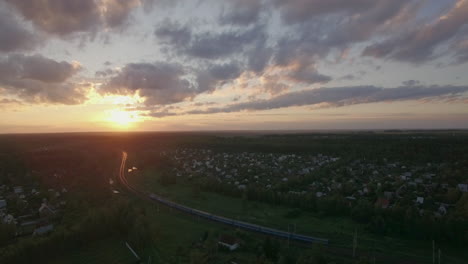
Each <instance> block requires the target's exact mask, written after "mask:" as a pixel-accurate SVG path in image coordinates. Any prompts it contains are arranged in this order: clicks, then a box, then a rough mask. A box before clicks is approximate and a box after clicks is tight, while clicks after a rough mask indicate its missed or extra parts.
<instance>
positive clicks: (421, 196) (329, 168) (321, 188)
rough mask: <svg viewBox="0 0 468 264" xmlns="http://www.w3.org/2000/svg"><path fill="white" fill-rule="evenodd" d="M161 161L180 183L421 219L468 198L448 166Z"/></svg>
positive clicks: (228, 157) (307, 159) (237, 157)
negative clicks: (330, 199) (400, 210)
mask: <svg viewBox="0 0 468 264" xmlns="http://www.w3.org/2000/svg"><path fill="white" fill-rule="evenodd" d="M161 155H163V156H168V157H170V158H171V159H172V160H174V161H175V164H176V166H175V168H174V175H176V176H177V177H184V178H188V179H195V178H203V177H214V178H215V179H217V181H218V182H219V183H221V184H226V185H229V186H232V188H234V189H238V190H239V191H242V190H246V189H248V188H250V187H255V188H264V189H269V190H272V191H275V192H281V193H283V194H287V195H299V196H300V195H313V196H315V197H316V198H317V199H321V198H324V197H327V196H331V195H341V196H342V197H343V198H345V199H347V200H348V201H349V203H355V202H357V201H359V200H360V199H366V200H369V201H371V202H372V203H373V204H374V205H375V207H378V208H382V209H387V208H392V207H393V206H394V205H395V204H404V205H414V206H416V207H417V208H418V209H419V213H420V215H423V214H426V213H432V214H434V215H435V216H437V217H441V216H444V215H445V214H447V212H448V210H450V208H451V207H453V206H454V201H450V199H446V197H447V196H448V194H450V193H464V192H468V184H467V182H456V181H454V180H453V179H447V178H446V177H442V176H441V172H442V171H443V170H444V166H448V165H447V164H436V163H427V164H424V165H418V166H416V165H409V164H405V163H404V162H402V161H397V162H395V161H388V160H387V159H385V158H384V159H382V160H381V161H379V162H375V161H374V162H370V161H366V160H360V159H355V160H346V161H345V160H343V159H340V157H332V156H327V155H324V154H316V155H298V154H280V153H260V152H259V153H255V152H232V153H228V152H216V151H213V150H210V149H176V150H173V151H170V152H168V151H164V152H162V153H161ZM298 186H299V187H298Z"/></svg>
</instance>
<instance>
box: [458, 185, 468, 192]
mask: <svg viewBox="0 0 468 264" xmlns="http://www.w3.org/2000/svg"><path fill="white" fill-rule="evenodd" d="M457 187H458V190H460V191H461V192H468V184H463V183H460V184H458V185H457Z"/></svg>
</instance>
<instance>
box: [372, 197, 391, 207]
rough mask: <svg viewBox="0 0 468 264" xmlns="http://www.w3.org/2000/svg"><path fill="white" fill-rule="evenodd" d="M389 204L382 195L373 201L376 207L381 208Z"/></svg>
mask: <svg viewBox="0 0 468 264" xmlns="http://www.w3.org/2000/svg"><path fill="white" fill-rule="evenodd" d="M389 205H390V201H389V200H388V199H387V198H383V197H381V198H379V199H377V201H376V202H375V206H376V207H379V208H383V209H387V208H388V206H389Z"/></svg>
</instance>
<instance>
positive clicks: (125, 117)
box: [105, 109, 142, 128]
mask: <svg viewBox="0 0 468 264" xmlns="http://www.w3.org/2000/svg"><path fill="white" fill-rule="evenodd" d="M105 120H106V121H108V122H110V123H112V124H113V125H115V126H117V127H119V128H128V127H130V126H132V125H133V124H134V123H137V122H141V121H142V119H141V117H140V116H139V115H138V114H136V113H134V112H129V111H125V110H122V109H112V110H110V111H108V112H107V113H106V117H105Z"/></svg>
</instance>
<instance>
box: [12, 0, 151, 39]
mask: <svg viewBox="0 0 468 264" xmlns="http://www.w3.org/2000/svg"><path fill="white" fill-rule="evenodd" d="M6 2H8V3H10V4H11V5H12V6H14V7H15V8H16V9H17V10H18V11H19V12H20V13H21V14H22V15H23V17H24V18H25V19H27V20H30V21H32V22H33V23H34V25H36V26H37V27H38V28H40V29H42V30H44V31H46V32H48V33H51V34H56V35H60V36H65V35H69V34H72V33H75V32H95V31H96V30H98V29H99V28H100V27H108V28H114V27H118V26H121V25H123V24H124V23H125V21H127V19H128V17H129V14H130V12H131V11H132V10H133V9H134V8H135V7H137V6H139V5H140V4H141V2H142V1H140V0H80V1H75V0H73V1H70V0H42V1H36V0H22V1H15V0H6ZM143 2H145V1H143Z"/></svg>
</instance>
